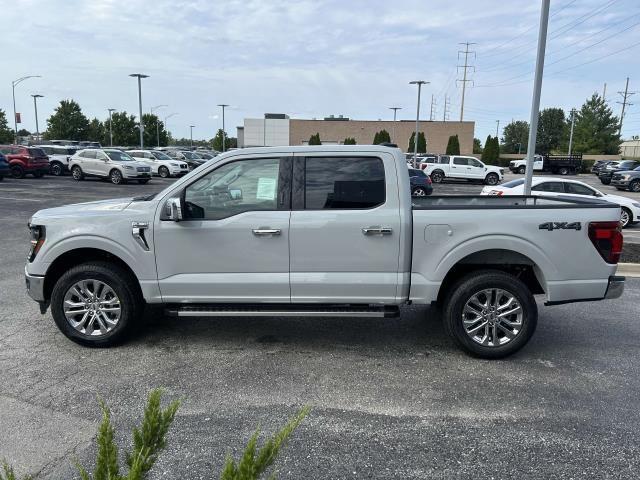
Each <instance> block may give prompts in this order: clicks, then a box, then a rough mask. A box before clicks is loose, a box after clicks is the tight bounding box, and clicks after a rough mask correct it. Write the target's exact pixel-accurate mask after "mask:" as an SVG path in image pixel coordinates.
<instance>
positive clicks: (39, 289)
mask: <svg viewBox="0 0 640 480" xmlns="http://www.w3.org/2000/svg"><path fill="white" fill-rule="evenodd" d="M24 280H25V283H26V285H27V293H28V294H29V296H30V297H31V298H33V299H34V300H35V301H36V302H40V303H42V302H44V301H45V299H44V276H41V275H30V274H29V272H28V271H27V267H24Z"/></svg>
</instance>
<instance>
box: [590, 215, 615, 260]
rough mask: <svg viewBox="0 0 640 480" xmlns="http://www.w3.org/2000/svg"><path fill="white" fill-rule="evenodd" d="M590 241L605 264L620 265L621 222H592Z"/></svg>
mask: <svg viewBox="0 0 640 480" xmlns="http://www.w3.org/2000/svg"><path fill="white" fill-rule="evenodd" d="M589 239H590V240H591V243H593V246H594V247H596V250H598V253H599V254H600V256H601V257H602V259H603V260H604V261H605V262H607V263H618V260H620V254H621V253H622V230H621V229H620V222H591V223H590V224H589Z"/></svg>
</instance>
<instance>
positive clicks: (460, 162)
mask: <svg viewBox="0 0 640 480" xmlns="http://www.w3.org/2000/svg"><path fill="white" fill-rule="evenodd" d="M453 164H454V165H465V166H466V165H469V161H468V160H467V159H466V158H464V157H453Z"/></svg>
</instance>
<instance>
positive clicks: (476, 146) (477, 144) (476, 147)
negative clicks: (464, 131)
mask: <svg viewBox="0 0 640 480" xmlns="http://www.w3.org/2000/svg"><path fill="white" fill-rule="evenodd" d="M473 153H482V142H481V141H480V139H479V138H474V139H473Z"/></svg>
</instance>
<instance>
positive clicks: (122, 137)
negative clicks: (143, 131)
mask: <svg viewBox="0 0 640 480" xmlns="http://www.w3.org/2000/svg"><path fill="white" fill-rule="evenodd" d="M111 123H112V125H111V129H112V131H113V144H114V145H117V146H121V147H126V146H133V145H138V144H139V142H140V131H139V130H138V122H136V117H135V116H134V115H128V114H127V112H113V114H112V115H111ZM107 127H108V125H107ZM108 130H109V129H108V128H107V132H108ZM107 135H108V133H107Z"/></svg>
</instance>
